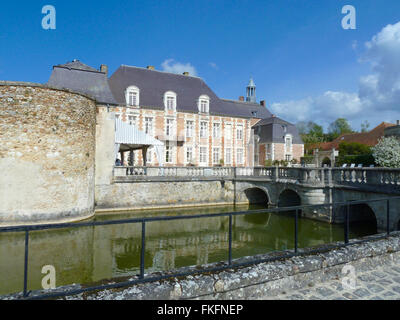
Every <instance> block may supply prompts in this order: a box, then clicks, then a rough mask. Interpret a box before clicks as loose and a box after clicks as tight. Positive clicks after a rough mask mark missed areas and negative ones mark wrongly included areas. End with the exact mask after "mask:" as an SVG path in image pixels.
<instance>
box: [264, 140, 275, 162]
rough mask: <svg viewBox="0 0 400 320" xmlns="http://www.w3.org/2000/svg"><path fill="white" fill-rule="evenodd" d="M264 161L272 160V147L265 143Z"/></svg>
mask: <svg viewBox="0 0 400 320" xmlns="http://www.w3.org/2000/svg"><path fill="white" fill-rule="evenodd" d="M265 160H273V159H272V145H271V144H270V143H267V144H266V146H265Z"/></svg>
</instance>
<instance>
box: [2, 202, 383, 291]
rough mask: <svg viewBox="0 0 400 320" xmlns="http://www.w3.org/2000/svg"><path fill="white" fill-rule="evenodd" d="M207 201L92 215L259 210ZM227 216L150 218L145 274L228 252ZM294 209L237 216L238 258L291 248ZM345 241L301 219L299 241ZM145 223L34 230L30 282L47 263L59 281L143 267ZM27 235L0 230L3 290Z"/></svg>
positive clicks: (34, 285)
mask: <svg viewBox="0 0 400 320" xmlns="http://www.w3.org/2000/svg"><path fill="white" fill-rule="evenodd" d="M260 208H261V207H260V206H250V208H249V207H243V206H242V207H237V208H234V207H203V208H194V209H184V210H178V209H175V210H168V211H157V212H156V211H144V212H135V213H125V214H107V215H104V214H103V215H98V216H97V217H96V218H95V219H94V220H96V221H104V220H115V219H122V218H132V217H144V216H146V217H149V216H171V215H190V214H202V213H218V212H230V211H243V210H248V209H250V210H253V209H260ZM375 231H376V230H373V227H371V226H369V225H365V224H364V225H362V226H360V225H358V226H352V228H351V234H350V237H351V238H354V237H360V236H365V235H369V234H373V233H375ZM228 235H229V218H228V217H221V218H204V219H189V220H176V221H156V222H150V223H148V224H147V225H146V254H145V261H146V263H145V268H146V270H145V271H146V273H149V272H152V271H162V270H170V269H173V268H178V267H182V266H190V265H201V264H205V263H210V262H218V261H223V260H227V258H228V240H229V239H228ZM293 238H294V220H293V215H291V214H288V213H287V214H283V213H279V214H270V213H266V214H265V213H264V214H253V215H247V216H234V217H233V258H238V257H243V256H250V255H255V254H261V253H267V252H271V251H276V250H278V251H279V250H286V249H293V247H294V240H293ZM338 240H343V226H341V225H330V224H328V223H323V222H318V221H314V220H309V219H300V220H299V247H300V248H301V247H309V246H316V245H320V244H324V243H330V242H334V241H338ZM140 246H141V224H125V225H110V226H97V227H83V228H72V229H61V230H46V231H35V232H31V233H30V242H29V269H28V270H29V271H28V272H29V274H28V276H29V278H28V279H29V281H28V289H29V290H36V289H41V281H42V278H43V277H44V276H45V275H44V274H42V273H41V271H42V267H43V266H45V265H53V266H54V267H55V269H56V285H57V286H62V285H67V284H73V283H92V282H97V281H100V280H105V279H111V278H118V277H125V276H130V275H135V274H138V272H139V264H140ZM23 261H24V234H23V233H12V234H7V233H4V234H0V294H8V293H14V292H20V291H21V290H22V288H23Z"/></svg>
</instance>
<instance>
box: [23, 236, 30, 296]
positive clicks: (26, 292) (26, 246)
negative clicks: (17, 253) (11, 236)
mask: <svg viewBox="0 0 400 320" xmlns="http://www.w3.org/2000/svg"><path fill="white" fill-rule="evenodd" d="M28 258H29V231H28V230H25V260H24V298H26V297H27V296H28Z"/></svg>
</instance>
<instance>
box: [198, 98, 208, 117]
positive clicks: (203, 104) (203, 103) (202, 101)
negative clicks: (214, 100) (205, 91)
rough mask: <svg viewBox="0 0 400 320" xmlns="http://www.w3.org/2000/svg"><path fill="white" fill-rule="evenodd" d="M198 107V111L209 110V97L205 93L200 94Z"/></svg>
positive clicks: (204, 111) (205, 111) (206, 111)
mask: <svg viewBox="0 0 400 320" xmlns="http://www.w3.org/2000/svg"><path fill="white" fill-rule="evenodd" d="M198 108H199V112H200V113H209V112H210V98H209V97H208V96H206V95H202V96H200V98H199V101H198Z"/></svg>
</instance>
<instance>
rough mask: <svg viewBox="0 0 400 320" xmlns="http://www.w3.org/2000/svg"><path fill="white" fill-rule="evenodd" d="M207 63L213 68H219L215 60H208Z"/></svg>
mask: <svg viewBox="0 0 400 320" xmlns="http://www.w3.org/2000/svg"><path fill="white" fill-rule="evenodd" d="M209 65H210V66H211V68H213V69H215V70H219V68H218V66H217V64H216V63H215V62H210V63H209Z"/></svg>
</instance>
